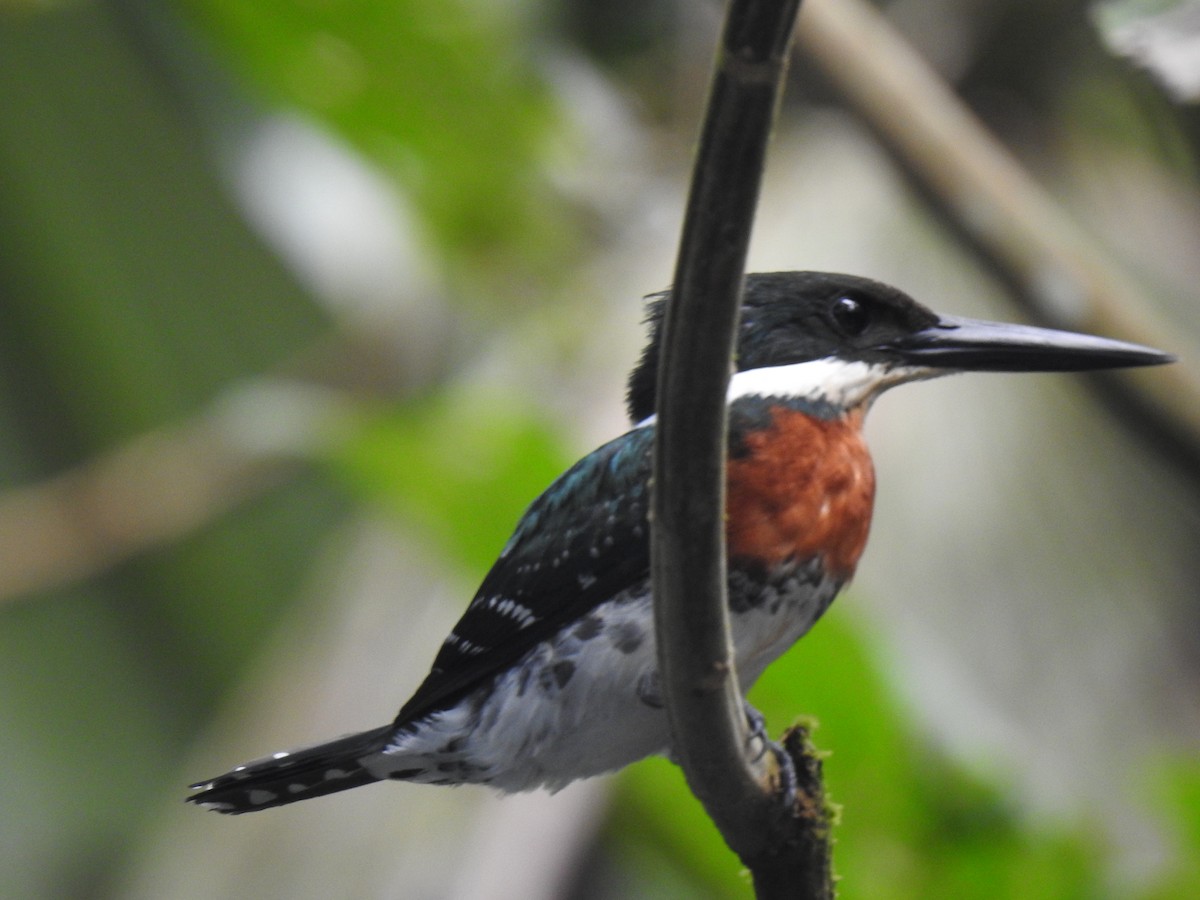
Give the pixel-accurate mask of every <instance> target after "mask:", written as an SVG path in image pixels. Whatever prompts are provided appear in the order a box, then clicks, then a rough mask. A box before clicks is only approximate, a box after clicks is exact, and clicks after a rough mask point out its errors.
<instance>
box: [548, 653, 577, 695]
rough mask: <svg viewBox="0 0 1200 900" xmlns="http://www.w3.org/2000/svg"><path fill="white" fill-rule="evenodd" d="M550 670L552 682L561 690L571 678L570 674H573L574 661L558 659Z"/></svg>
mask: <svg viewBox="0 0 1200 900" xmlns="http://www.w3.org/2000/svg"><path fill="white" fill-rule="evenodd" d="M551 672H553V673H554V683H555V684H556V685H558V687H559V690H562V689H563V688H565V687H566V686H567V682H568V681H570V680H571V676H572V675H574V674H575V663H573V662H571V661H570V660H567V659H564V660H560V661H559V662H556V663H555V664H554V666H553V668H552V669H551Z"/></svg>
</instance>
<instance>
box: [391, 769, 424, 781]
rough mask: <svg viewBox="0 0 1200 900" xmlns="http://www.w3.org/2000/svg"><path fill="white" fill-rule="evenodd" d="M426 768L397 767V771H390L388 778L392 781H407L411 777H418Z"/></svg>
mask: <svg viewBox="0 0 1200 900" xmlns="http://www.w3.org/2000/svg"><path fill="white" fill-rule="evenodd" d="M424 771H425V770H424V769H397V770H396V771H395V772H388V776H387V777H388V778H390V779H391V780H392V781H407V780H408V779H410V778H416V777H417V776H418V775H420V774H421V773H422V772H424Z"/></svg>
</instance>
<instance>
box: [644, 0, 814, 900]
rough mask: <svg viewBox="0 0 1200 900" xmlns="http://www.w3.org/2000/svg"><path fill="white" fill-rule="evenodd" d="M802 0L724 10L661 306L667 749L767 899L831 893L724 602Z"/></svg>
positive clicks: (745, 1) (659, 485)
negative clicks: (815, 868)
mask: <svg viewBox="0 0 1200 900" xmlns="http://www.w3.org/2000/svg"><path fill="white" fill-rule="evenodd" d="M798 7H799V0H791V2H782V3H778V2H767V0H758V2H754V0H733V2H731V4H730V6H729V11H728V14H727V18H726V23H725V29H724V33H723V35H722V40H721V46H720V49H719V55H718V59H717V68H716V73H715V76H714V80H713V85H712V93H711V95H710V97H709V103H708V110H707V113H706V118H705V123H704V128H703V131H702V134H701V139H700V146H699V149H698V151H697V157H696V164H695V169H694V171H693V177H692V185H691V192H690V194H689V197H688V207H687V214H686V217H685V219H684V227H683V235H682V238H681V241H680V249H679V259H678V262H677V265H676V271H675V281H674V285H675V287H674V291H673V294H672V299H671V302H670V304H669V306H668V310H667V318H666V327H665V334H664V338H663V349H662V362H661V365H660V370H659V382H658V414H659V418H658V432H657V444H656V447H655V476H654V478H655V485H654V502H653V523H654V528H653V535H652V548H653V553H652V558H653V582H654V598H655V604H654V605H655V626H656V631H657V635H658V658H659V667H660V671H661V673H662V681H663V685H662V686H663V693H664V696H665V699H666V705H667V711H668V714H669V718H670V721H671V734H672V749H673V752H674V755H675V757H676V759H677V760H678V762H679V764H680V765H681V766H682V767H683V770H684V773H685V775H686V776H687V780H688V784H689V786H690V787H691V789H692V791H693V793H695V794H696V796H697V797H698V798H699V799H700V800H701V802H702V803H703V804H704V807H705V809H706V810H707V811H708V814H709V815H710V816H711V817H712V819H713V821H714V822H715V823H716V825H717V827H718V829H720V831H721V834H722V835H723V836H724V838H725V840H726V842H727V843H728V844H729V846H730V847H731V848H732V849H733V850H734V851H735V852H736V853H737V854H738V856H739V857H740V858H741V859H742V862H743V863H745V865H746V866H747V867H748V868H750V870H751V872H752V874H753V876H754V882H755V889H756V891H757V892H758V896H760V897H776V896H788V897H796V896H827V895H828V877H827V875H828V873H827V871H826V872H825V873H823V875H824V876H825V877H824V883H823V884H817V885H815V886H813V887H812V888H811V889H809V884H808V881H809V878H810V877H811V874H812V873H811V871H810V870H811V868H812V867H811V866H810V865H807V864H808V863H809V859H808V858H807V857H805V855H804V854H801V853H797V852H794V851H795V849H796V847H797V846H798V842H797V840H796V839H795V827H796V825H797V823H803V822H804V820H802V819H801V818H799V817H797V816H795V815H794V814H793V809H792V808H791V806H790V801H791V800H792V798H791V797H787V798H782V797H778V796H776V794H775V792H774V790H773V789H772V784H771V778H770V777H769V773H768V772H767V771H766V769H765V767H764V766H763V765H762V762H761V760H756V759H754V758H752V757H751V755H750V747H749V735H748V733H747V726H746V721H745V716H744V713H743V705H742V698H741V691H740V689H739V686H738V681H737V676H736V671H735V668H734V660H733V653H732V648H731V643H730V635H729V621H728V612H727V609H726V599H725V552H724V515H723V510H724V461H725V441H726V423H725V391H726V388H727V386H728V381H729V375H730V360H731V358H732V353H733V336H734V331H735V327H736V322H737V312H738V304H739V300H740V295H741V285H742V279H743V275H744V269H745V259H746V248H747V246H748V244H749V239H750V231H751V227H752V224H753V219H754V211H755V207H756V205H757V202H758V193H759V185H760V182H761V177H762V169H763V161H764V159H765V156H766V146H767V141H768V139H769V137H770V131H771V126H772V123H773V120H774V115H775V110H776V106H777V101H778V96H779V91H780V88H781V85H782V81H783V76H784V72H785V65H786V56H787V48H788V44H789V42H790V39H791V32H792V28H793V23H794V21H795V16H796V12H797V10H798ZM768 758H769V757H768ZM785 800H786V801H788V802H787V803H785V802H784V801H785Z"/></svg>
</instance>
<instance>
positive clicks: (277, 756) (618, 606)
mask: <svg viewBox="0 0 1200 900" xmlns="http://www.w3.org/2000/svg"><path fill="white" fill-rule="evenodd" d="M669 294H670V291H669V290H667V291H663V292H660V293H658V294H653V295H651V296H650V297H649V298H647V301H648V302H647V306H646V317H645V318H646V323H647V326H648V341H647V343H646V346H645V349H644V350H643V352H642V353H641V356H640V358H639V359H638V361H637V364H636V366H635V367H634V369H633V371H632V373H631V374H630V376H629V380H628V385H627V392H626V406H627V410H628V414H629V420H630V428H629V430H627V431H626V432H625V433H624V434H621V435H620V436H618V437H616V438H614V439H613V440H610V441H609V442H607V443H605V444H603V445H602V446H601V447H599V448H598V449H596V450H594V451H592V452H591V453H589V454H587V455H586V456H584V457H583V458H582V459H580V460H579V461H578V462H576V463H575V464H574V465H573V466H571V467H570V468H569V469H567V470H566V472H564V473H563V474H562V475H560V476H559V477H558V478H557V479H556V480H555V481H554V482H553V483H552V484H551V485H550V486H549V487H548V488H547V489H546V490H545V491H544V492H543V493H542V494H541V495H540V496H538V497H537V498H536V499H535V500H533V502H532V503H531V504H530V506H529V507H528V509H527V510H526V511H525V513H524V514H523V515H522V516H521V518H520V519H519V521H518V522H517V524H516V526H515V529H514V531H513V533H512V536H511V537H510V538H509V540H508V542H507V543H506V544H505V546H504V547H503V549H501V550H500V552H499V556H498V558H497V559H496V562H495V563H494V565H493V566H492V567H491V569H490V571H489V572H488V573H487V575H486V576H485V577H484V579H483V582H482V583H481V584H480V586H479V589H478V590H477V591H476V593H475V595H474V597H473V598H472V600H471V601H470V604H469V605H468V607H467V610H466V612H465V613H464V614H463V616H462V617H461V619H460V620H459V621H458V623H457V624H456V625H455V626H454V628H453V630H451V632H450V634H449V635H448V636H447V637H446V639H445V641H444V642H443V643H442V645H441V647H440V649H439V650H438V651H437V653H436V656H435V658H434V661H433V665H432V668H431V670H430V672H429V674H428V676H427V677H426V678H425V679H424V681H423V682H422V683H421V684H420V685H419V687H418V688H417V690H416V692H415V693H414V694H413V695H412V697H411V698H410V699H409V700H408V701H407V702H406V703H405V704H404V705H403V707H402V708H401V709H400V711H399V714H398V715H397V716H396V718H395V719H394V720H393V721H392V722H390V723H388V724H386V725H384V726H382V727H378V728H374V729H372V730H369V731H364V732H361V733H358V734H352V735H349V736H346V737H341V738H338V739H335V740H332V741H328V742H325V743H321V744H317V745H314V746H310V747H308V748H305V749H299V750H291V751H286V752H278V753H274V754H272V755H270V756H269V757H266V758H264V759H261V760H258V761H256V762H251V763H247V764H245V765H240V766H238V767H236V768H234V769H233V770H232V771H230V772H228V773H226V774H224V775H220V776H218V777H216V778H213V779H210V780H208V781H202V782H199V783H197V784H194V785H192V789H193V791H194V793H192V794H191V795H189V796H188V797H187V799H188V800H189V801H191V802H193V803H196V804H199V805H200V806H202V807H206V808H208V809H212V810H215V811H217V812H221V813H228V814H239V813H246V812H253V811H257V810H263V809H269V808H272V807H277V806H282V805H284V804H289V803H293V802H295V801H299V800H306V799H309V798H313V797H319V796H322V795H327V794H332V793H335V792H339V791H343V790H346V789H348V788H354V787H359V786H361V785H365V784H369V783H372V782H377V781H387V780H398V781H408V782H417V783H427V784H443V785H460V784H482V785H489V786H491V787H493V788H495V789H498V790H499V791H501V792H506V793H507V792H517V791H527V790H532V789H536V788H546V789H549V790H551V791H555V790H558V789H560V788H562V787H564V786H566V785H567V784H569V783H570V782H573V781H575V780H577V779H581V778H587V777H591V776H595V775H600V774H603V773H606V772H611V771H614V770H617V769H620V768H622V767H624V766H626V765H628V764H630V763H632V762H635V761H637V760H639V759H642V758H644V757H647V756H651V755H654V754H665V755H668V756H669V755H670V752H671V747H670V743H671V738H670V729H669V725H668V721H667V714H666V710H665V708H664V700H663V697H662V693H661V690H660V685H659V678H658V674H657V659H656V649H655V635H654V616H653V607H652V592H651V588H650V534H649V523H648V511H649V505H650V492H651V475H652V465H651V457H652V447H653V442H654V434H655V422H656V416H655V399H656V398H655V394H656V384H657V378H658V368H659V359H660V351H661V344H662V337H663V326H664V316H665V310H666V306H667V302H668V299H669ZM1172 360H1173V357H1171V356H1170V355H1168V354H1165V353H1162V352H1160V351H1158V350H1154V349H1151V348H1149V347H1144V346H1140V345H1137V344H1131V343H1126V342H1123V341H1116V340H1110V339H1106V338H1101V337H1094V336H1090V335H1085V334H1078V333H1074V332H1067V331H1058V330H1051V329H1046V328H1038V327H1032V326H1026V325H1014V324H1002V323H994V322H986V321H979V320H973V319H965V318H956V317H951V316H941V315H938V314H936V313H934V312H932V311H931V310H929V309H927V308H926V307H924V306H922V305H921V304H919V303H917V302H916V301H915V300H913V299H912V298H911V297H909V296H908V295H907V294H905V293H904V292H903V291H901V290H899V289H897V288H894V287H891V286H889V285H886V284H884V283H882V282H879V281H875V280H872V279H869V278H865V277H861V276H855V275H841V274H833V273H826V272H807V271H806V272H771V273H761V274H751V275H747V276H746V277H745V279H744V282H743V291H742V301H741V307H740V320H739V324H738V330H737V334H736V345H735V353H734V357H733V360H732V365H731V375H730V378H729V382H728V391H727V397H726V409H727V417H728V429H727V436H728V437H727V439H728V446H727V469H726V525H725V541H726V548H727V558H728V569H727V578H728V604H729V614H730V623H731V633H732V640H733V647H734V658H735V666H736V670H737V673H738V679H739V682H740V686H741V688H742V690H743V692H744V691H745V690H746V689H748V688H749V687H750V685H752V684H753V683H754V681H755V680H756V679H757V678H758V677H759V676H760V675H761V674H762V673H763V671H764V670H765V669H766V668H767V666H768V665H770V663H772V662H773V661H774V660H775V659H777V658H778V657H779V656H780V655H782V654H783V653H784V652H785V651H786V650H787V649H788V648H790V647H791V646H792V645H793V644H795V643H796V642H797V641H798V640H799V639H800V638H801V637H802V636H803V635H804V634H805V633H806V632H807V631H808V630H809V628H811V627H812V625H813V624H814V623H815V622H816V621H817V619H818V618H820V616H821V615H822V614H823V613H824V612H825V610H826V609H827V608H828V607H829V605H830V603H831V602H832V601H833V599H834V598H835V597H836V596H837V594H838V593H839V592H840V591H841V590H842V588H843V587H845V585H846V584H847V582H848V581H849V580H850V578H851V576H852V575H853V574H854V571H855V567H856V566H857V564H858V561H859V558H860V556H861V554H862V552H863V549H864V547H865V545H866V541H867V534H868V530H869V528H870V522H871V512H872V506H873V503H874V495H875V475H874V469H873V466H872V462H871V456H870V453H869V452H868V449H867V445H866V443H865V441H864V437H863V431H862V427H863V420H864V417H865V415H866V413H867V411H868V409H869V408H870V406H871V405H872V403H873V402H874V400H875V399H876V398H877V397H878V396H879V395H880V394H881V393H882V392H884V391H886V390H888V389H889V388H892V387H895V386H897V385H901V384H906V383H908V382H914V381H920V380H924V379H930V378H936V377H939V376H942V375H947V374H951V373H956V372H972V371H981V372H1035V371H1049V372H1067V371H1084V370H1097V369H1111V368H1119V367H1127V366H1149V365H1159V364H1163V363H1168V362H1171V361H1172ZM747 715H748V716H753V715H754V713H753V710H752V709H751V708H750V707H749V706H747Z"/></svg>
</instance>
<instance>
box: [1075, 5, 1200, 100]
mask: <svg viewBox="0 0 1200 900" xmlns="http://www.w3.org/2000/svg"><path fill="white" fill-rule="evenodd" d="M1092 14H1093V19H1094V21H1095V22H1096V26H1097V28H1098V29H1099V30H1100V34H1101V35H1102V36H1103V38H1104V40H1105V43H1107V44H1108V47H1109V49H1111V50H1112V51H1113V52H1114V53H1116V54H1118V55H1120V56H1125V57H1128V58H1129V59H1130V60H1132V61H1133V62H1134V63H1135V64H1136V65H1138V66H1140V67H1141V68H1143V69H1146V70H1147V71H1148V72H1150V74H1151V75H1153V76H1154V77H1155V78H1156V79H1157V80H1158V81H1159V83H1160V84H1162V86H1163V87H1164V88H1165V89H1166V91H1167V92H1168V93H1169V94H1170V95H1171V96H1172V97H1173V98H1174V99H1175V100H1177V101H1178V102H1180V103H1195V102H1196V101H1197V100H1200V3H1198V2H1196V0H1107V2H1104V3H1098V4H1095V5H1094V6H1093V7H1092Z"/></svg>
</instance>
